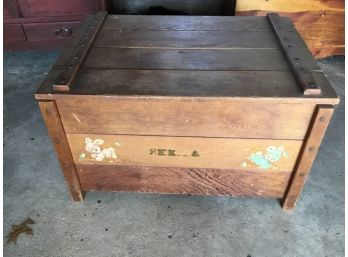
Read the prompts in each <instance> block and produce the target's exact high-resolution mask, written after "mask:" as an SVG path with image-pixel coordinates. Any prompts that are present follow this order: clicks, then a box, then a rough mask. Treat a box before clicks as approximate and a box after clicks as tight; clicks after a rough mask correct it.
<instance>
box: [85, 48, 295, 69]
mask: <svg viewBox="0 0 348 257" xmlns="http://www.w3.org/2000/svg"><path fill="white" fill-rule="evenodd" d="M231 60H238V61H237V62H233V61H231ZM250 60H253V61H252V62H251V61H250ZM84 67H88V68H98V69H139V70H141V69H146V70H281V71H288V70H289V67H288V64H287V63H286V61H285V60H284V57H283V54H282V52H281V50H268V49H262V50H260V49H233V50H206V49H204V50H190V49H187V50H178V49H134V48H126V49H124V48H92V50H91V51H90V54H89V56H88V57H87V59H86V61H85V63H84Z"/></svg>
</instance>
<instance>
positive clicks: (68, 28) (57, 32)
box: [23, 21, 81, 41]
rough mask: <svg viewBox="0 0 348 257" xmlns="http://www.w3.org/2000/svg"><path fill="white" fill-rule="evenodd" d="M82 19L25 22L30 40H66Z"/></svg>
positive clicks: (25, 28)
mask: <svg viewBox="0 0 348 257" xmlns="http://www.w3.org/2000/svg"><path fill="white" fill-rule="evenodd" d="M80 23H81V22H80V21H74V22H55V23H31V24H24V25H23V26H24V30H25V33H26V35H27V38H28V41H43V40H64V39H68V38H70V37H71V36H72V34H73V33H74V31H75V29H76V28H77V27H78V26H79V24H80Z"/></svg>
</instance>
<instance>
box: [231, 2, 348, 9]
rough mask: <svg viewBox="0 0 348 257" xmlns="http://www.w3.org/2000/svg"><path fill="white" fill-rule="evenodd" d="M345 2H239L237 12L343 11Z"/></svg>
mask: <svg viewBox="0 0 348 257" xmlns="http://www.w3.org/2000/svg"><path fill="white" fill-rule="evenodd" d="M343 9H344V0H330V1H327V0H307V1H303V2H301V4H299V2H298V1H297V0H286V1H284V0H272V1H258V0H237V2H236V11H237V12H240V11H251V10H264V11H269V12H305V11H322V10H336V11H338V10H343Z"/></svg>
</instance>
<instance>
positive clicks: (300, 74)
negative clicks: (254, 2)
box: [267, 13, 321, 95]
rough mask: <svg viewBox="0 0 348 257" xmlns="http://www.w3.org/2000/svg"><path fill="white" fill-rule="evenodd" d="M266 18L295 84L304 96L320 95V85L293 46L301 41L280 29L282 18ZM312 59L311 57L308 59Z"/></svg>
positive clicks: (276, 16) (276, 15) (277, 16)
mask: <svg viewBox="0 0 348 257" xmlns="http://www.w3.org/2000/svg"><path fill="white" fill-rule="evenodd" d="M267 18H268V20H269V22H270V24H271V27H272V28H273V31H274V34H275V35H276V37H277V39H278V42H279V44H280V46H281V49H282V51H283V53H284V55H285V58H286V59H287V61H288V64H289V66H290V67H291V70H292V72H293V74H294V76H295V78H296V81H297V84H298V85H299V86H300V88H301V90H302V93H303V94H304V95H320V94H321V88H320V85H319V84H318V83H317V82H316V81H315V79H314V77H313V74H312V71H311V70H310V69H308V68H307V67H306V66H305V65H303V63H302V62H303V57H302V56H300V55H299V51H298V48H297V47H296V45H294V44H293V42H292V41H294V40H297V41H299V40H302V39H301V38H300V37H299V36H298V35H297V34H295V35H294V34H293V35H292V36H289V35H288V31H284V30H283V29H282V25H283V22H282V20H283V19H284V18H281V17H280V16H279V15H278V14H275V13H271V14H268V15H267ZM310 58H312V57H310Z"/></svg>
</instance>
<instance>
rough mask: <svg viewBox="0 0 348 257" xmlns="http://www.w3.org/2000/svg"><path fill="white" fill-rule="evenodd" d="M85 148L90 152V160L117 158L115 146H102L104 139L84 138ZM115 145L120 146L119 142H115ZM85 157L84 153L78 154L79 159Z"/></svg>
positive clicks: (81, 159)
mask: <svg viewBox="0 0 348 257" xmlns="http://www.w3.org/2000/svg"><path fill="white" fill-rule="evenodd" d="M85 144H86V145H85V150H86V151H87V152H88V153H89V154H90V157H91V159H92V160H95V161H99V162H100V161H103V160H104V159H111V160H112V159H117V158H118V156H117V154H116V151H115V148H113V147H107V148H102V147H101V146H102V145H103V144H104V140H102V139H96V140H94V141H93V140H92V139H91V138H89V137H87V138H85ZM115 145H116V146H120V144H119V143H115ZM85 158H86V154H85V153H81V154H80V161H83V160H84V159H85Z"/></svg>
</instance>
